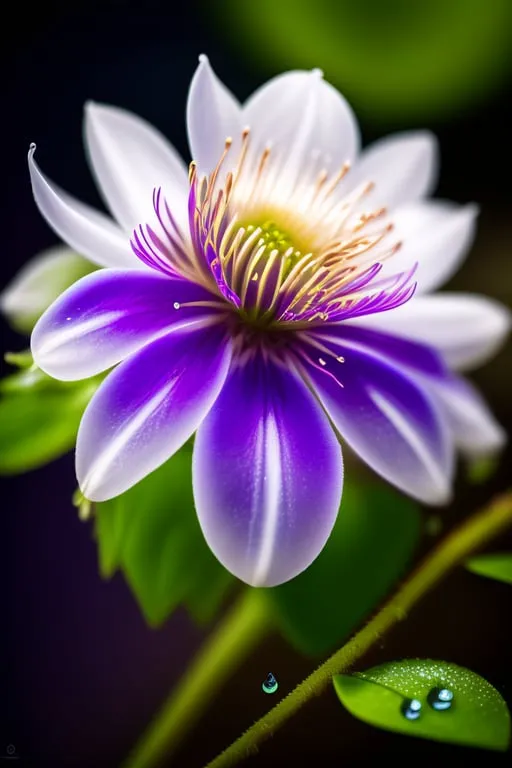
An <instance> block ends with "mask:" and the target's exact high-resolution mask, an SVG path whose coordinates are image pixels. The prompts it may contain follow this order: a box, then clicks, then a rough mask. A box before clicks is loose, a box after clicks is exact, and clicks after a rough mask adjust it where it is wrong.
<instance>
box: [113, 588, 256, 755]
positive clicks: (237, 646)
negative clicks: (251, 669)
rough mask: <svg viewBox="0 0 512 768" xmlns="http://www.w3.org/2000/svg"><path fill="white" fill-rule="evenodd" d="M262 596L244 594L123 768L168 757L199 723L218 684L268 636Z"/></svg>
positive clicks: (209, 639)
mask: <svg viewBox="0 0 512 768" xmlns="http://www.w3.org/2000/svg"><path fill="white" fill-rule="evenodd" d="M270 626H271V620H270V618H269V613H268V607H267V604H266V601H265V600H264V598H263V595H262V594H261V592H258V591H256V590H252V589H249V590H246V591H245V592H244V593H243V595H242V596H241V598H240V599H239V600H238V602H237V603H236V604H235V605H234V606H233V608H232V609H231V611H230V612H229V613H228V615H227V616H226V617H225V619H224V620H223V621H222V622H221V624H220V626H219V627H218V628H217V629H216V630H215V631H214V633H213V634H212V636H211V637H210V638H208V640H207V641H206V644H205V646H204V647H203V648H202V649H201V650H200V652H199V654H198V656H197V657H196V659H195V660H194V662H193V663H192V665H191V667H190V668H189V669H188V670H187V671H186V673H185V675H184V677H183V679H182V680H181V681H180V682H179V683H178V685H177V687H176V689H175V690H174V691H173V692H172V693H171V695H170V696H169V698H168V699H167V701H166V702H165V703H164V705H163V707H162V709H161V710H160V712H159V713H158V714H157V715H156V717H155V719H154V720H153V722H152V723H151V724H150V725H149V727H148V729H147V730H146V732H145V733H144V734H143V735H142V738H141V740H140V742H139V743H138V744H137V746H136V747H135V749H134V750H133V752H132V753H131V755H130V756H129V757H128V759H127V761H126V763H125V764H124V768H151V766H156V765H158V764H159V763H160V762H161V761H162V760H163V759H164V758H166V759H167V758H169V756H170V755H171V754H172V753H173V751H174V750H175V749H176V747H177V746H178V744H179V743H180V742H181V741H182V739H183V737H184V736H185V734H186V733H187V732H188V731H189V730H190V729H191V728H192V726H193V725H194V724H195V723H196V722H197V720H199V718H200V717H201V715H202V713H203V712H204V710H205V709H206V708H207V707H208V704H209V703H210V701H211V700H212V699H213V698H214V697H215V695H216V693H217V692H218V691H219V689H220V688H221V686H222V684H223V683H224V682H225V680H226V679H227V678H228V677H229V675H230V673H232V672H233V671H234V670H235V669H236V668H237V667H238V666H239V665H240V664H241V663H242V661H243V660H244V659H245V658H246V656H247V655H248V654H249V653H250V651H251V650H252V649H253V648H254V647H255V646H256V645H258V643H259V641H260V640H261V638H262V637H263V636H264V635H265V634H266V633H267V632H268V631H269V629H270Z"/></svg>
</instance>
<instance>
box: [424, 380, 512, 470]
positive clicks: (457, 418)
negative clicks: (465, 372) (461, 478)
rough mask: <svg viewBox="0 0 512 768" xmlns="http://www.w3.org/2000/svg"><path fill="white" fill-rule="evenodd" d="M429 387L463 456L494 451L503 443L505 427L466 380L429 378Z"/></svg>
mask: <svg viewBox="0 0 512 768" xmlns="http://www.w3.org/2000/svg"><path fill="white" fill-rule="evenodd" d="M429 386H430V387H431V388H432V391H433V392H434V393H435V395H436V396H437V398H438V399H439V401H440V402H441V405H442V407H443V408H444V409H445V412H446V414H447V418H448V421H449V422H450V425H451V428H452V431H453V434H454V436H455V442H456V444H457V446H458V447H459V448H460V449H461V450H462V451H464V453H465V454H466V455H468V456H470V457H472V458H477V457H479V456H485V455H487V454H492V453H496V452H497V451H499V450H500V449H501V448H502V447H503V446H504V444H505V442H506V439H507V435H506V433H505V430H504V429H503V428H502V427H501V426H500V424H498V422H497V421H496V419H495V418H494V416H493V414H492V413H491V411H490V410H489V408H488V406H487V404H486V403H485V401H484V399H483V398H482V396H481V395H480V393H479V392H478V391H477V390H476V389H475V387H473V386H472V385H471V384H470V383H469V382H468V381H465V380H464V379H460V378H456V379H455V380H454V381H453V382H451V381H448V382H446V383H443V382H436V381H429Z"/></svg>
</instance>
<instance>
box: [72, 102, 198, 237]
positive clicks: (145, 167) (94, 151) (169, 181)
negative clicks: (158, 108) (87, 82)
mask: <svg viewBox="0 0 512 768" xmlns="http://www.w3.org/2000/svg"><path fill="white" fill-rule="evenodd" d="M85 139H86V146H87V150H88V154H89V159H90V162H91V165H92V169H93V171H94V174H95V176H96V179H97V181H98V185H99V187H100V190H101V192H102V193H103V196H104V198H105V201H106V203H107V205H108V206H109V208H110V210H111V211H112V214H113V215H114V217H115V218H116V219H117V221H118V222H119V223H120V224H121V226H122V227H123V228H124V229H125V230H126V231H127V232H128V233H129V234H131V232H132V230H133V229H134V228H135V227H137V226H138V225H139V224H144V223H147V222H152V221H153V219H154V211H153V190H154V189H155V188H158V187H162V193H163V194H164V196H165V198H166V200H167V202H168V204H169V207H170V209H171V211H172V213H173V215H174V217H175V218H176V220H177V221H178V223H180V222H182V223H186V221H187V198H188V174H187V170H186V167H185V164H184V163H183V161H182V160H181V158H180V156H179V155H178V153H177V152H176V150H175V149H174V148H173V147H172V146H171V145H170V144H169V142H168V141H167V140H166V139H165V138H164V136H162V134H161V133H160V132H159V131H157V130H156V128H153V127H152V126H151V125H150V124H149V123H147V122H146V121H145V120H143V119H142V118H140V117H137V116H136V115H133V114H131V113H130V112H126V111H125V110H123V109H117V108H115V107H110V106H106V105H103V104H95V103H93V102H89V103H88V104H87V105H86V110H85Z"/></svg>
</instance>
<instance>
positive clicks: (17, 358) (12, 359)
mask: <svg viewBox="0 0 512 768" xmlns="http://www.w3.org/2000/svg"><path fill="white" fill-rule="evenodd" d="M4 360H5V362H6V363H9V365H15V366H16V367H17V368H30V366H32V365H33V364H34V358H33V357H32V352H31V351H30V349H25V350H24V351H23V352H6V353H5V355H4Z"/></svg>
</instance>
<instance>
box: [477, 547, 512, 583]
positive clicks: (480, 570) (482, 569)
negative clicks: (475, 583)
mask: <svg viewBox="0 0 512 768" xmlns="http://www.w3.org/2000/svg"><path fill="white" fill-rule="evenodd" d="M466 568H467V569H468V570H470V571H472V572H473V573H477V574H478V575H479V576H487V577H488V578H489V579H497V580H498V581H504V582H505V583H506V584H512V554H510V553H508V552H501V553H499V554H495V555H478V557H472V558H471V559H470V560H468V561H467V562H466Z"/></svg>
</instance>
